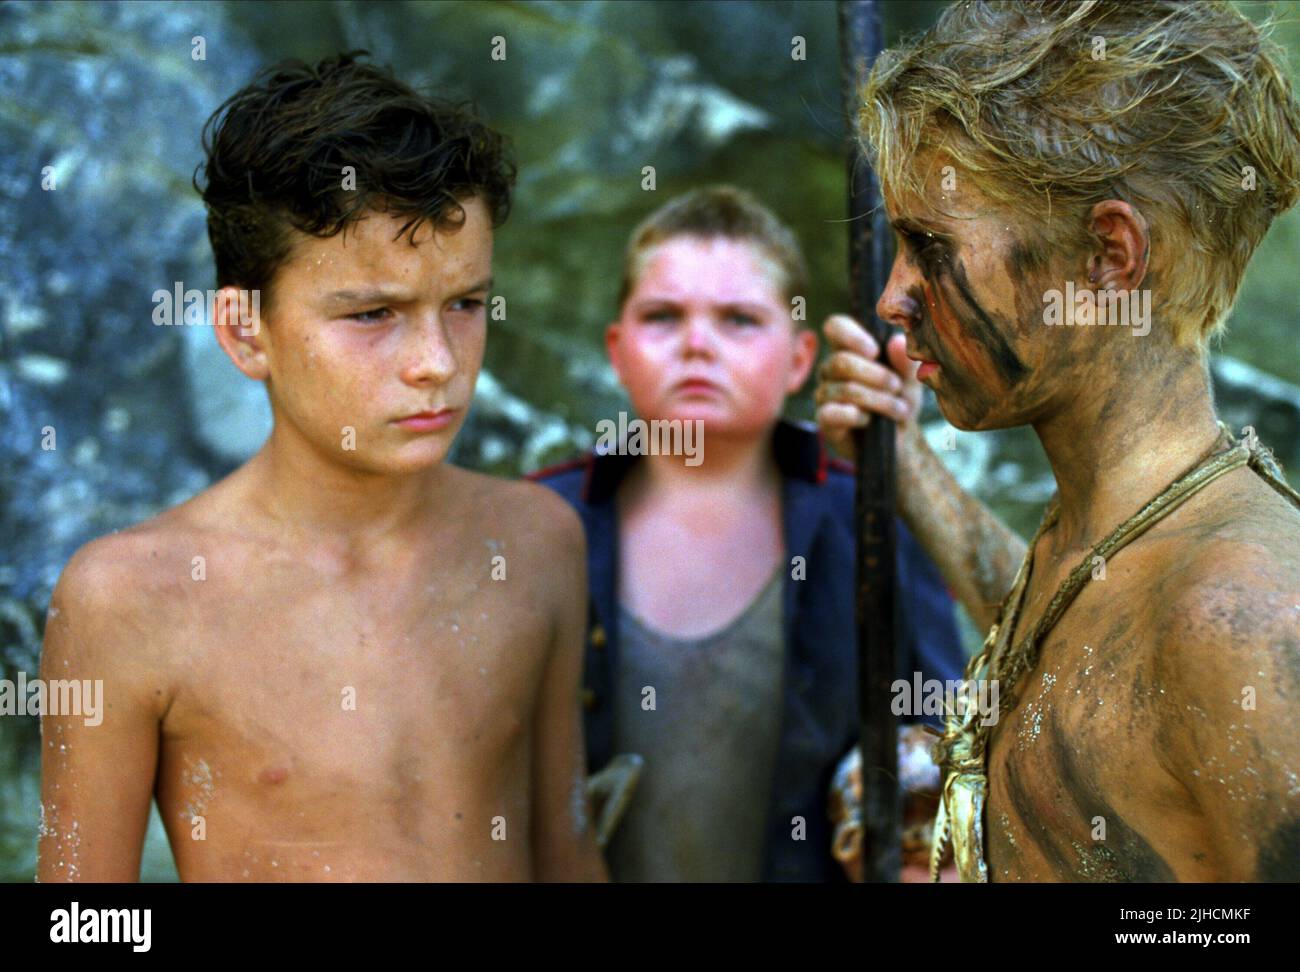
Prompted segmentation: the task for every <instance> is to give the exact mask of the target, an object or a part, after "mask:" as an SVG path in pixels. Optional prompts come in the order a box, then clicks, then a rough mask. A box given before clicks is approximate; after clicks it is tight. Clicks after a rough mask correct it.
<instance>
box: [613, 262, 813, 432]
mask: <svg viewBox="0 0 1300 972" xmlns="http://www.w3.org/2000/svg"><path fill="white" fill-rule="evenodd" d="M777 279H779V278H778V276H777V270H776V268H775V267H774V266H773V265H772V263H771V262H770V260H769V259H768V257H767V256H766V254H764V253H763V252H762V249H761V248H760V247H757V246H755V245H754V244H752V243H749V242H746V241H743V240H731V239H726V238H722V237H715V238H709V239H699V238H696V237H687V236H682V237H676V238H673V239H669V240H666V241H665V242H663V243H661V244H659V245H658V246H656V247H655V248H654V249H653V250H651V251H650V252H649V253H647V254H646V256H645V259H644V261H643V269H642V272H641V274H640V277H639V278H638V279H637V281H636V285H635V287H634V288H633V290H632V293H631V294H630V295H629V296H628V299H627V300H626V301H625V302H624V305H623V309H622V313H621V315H620V317H619V319H618V321H617V322H615V323H614V324H612V325H610V328H609V330H608V332H607V334H606V346H607V348H608V350H609V354H610V360H611V361H612V362H613V365H614V370H615V371H616V372H617V373H618V376H619V379H620V380H621V381H622V383H623V385H624V387H625V388H626V389H627V392H628V397H629V398H630V399H631V401H632V407H633V408H634V409H635V410H636V412H637V414H638V415H640V416H641V417H642V418H644V419H670V420H671V419H684V420H692V419H702V420H703V421H704V422H706V423H707V426H706V427H707V428H708V430H709V431H710V432H712V433H722V434H735V435H744V436H748V435H758V434H761V433H763V432H765V431H766V430H767V429H768V428H770V426H771V425H772V424H773V423H774V422H775V421H776V420H777V419H778V418H779V416H780V414H781V409H782V407H783V405H784V403H785V398H786V396H787V395H789V394H792V393H793V392H795V391H798V389H799V387H800V386H801V385H802V384H803V382H804V381H805V380H806V379H807V377H808V372H809V370H810V369H811V367H812V360H813V357H814V356H815V354H816V338H815V337H814V336H813V335H812V334H811V333H810V332H800V331H798V330H797V329H796V327H795V325H794V323H793V321H792V320H791V318H790V305H789V304H788V303H787V302H786V300H785V299H784V298H783V297H782V295H781V294H780V293H778V291H777V286H776V284H775V281H776V280H777Z"/></svg>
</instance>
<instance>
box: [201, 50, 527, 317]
mask: <svg viewBox="0 0 1300 972" xmlns="http://www.w3.org/2000/svg"><path fill="white" fill-rule="evenodd" d="M368 56H369V52H368V51H364V50H357V51H349V52H347V53H345V54H338V55H335V56H333V57H328V58H325V59H324V60H322V61H320V62H319V63H318V64H317V65H316V66H315V67H312V66H310V65H308V64H306V63H304V62H302V61H300V60H288V61H282V62H281V63H279V64H276V65H273V66H271V67H269V68H266V69H265V70H263V71H262V72H261V73H259V74H258V75H257V77H256V78H254V79H253V81H252V82H251V83H250V84H249V85H247V86H246V87H244V88H242V89H241V90H240V91H238V92H236V93H235V94H234V95H232V96H231V97H230V98H229V99H227V100H226V101H225V102H224V103H223V104H222V105H221V106H220V107H219V108H218V109H217V110H216V111H214V112H213V113H212V116H211V117H210V118H209V119H208V120H207V122H206V123H205V124H204V126H203V134H202V140H203V151H204V154H205V155H206V162H204V163H200V165H199V166H198V167H197V168H196V169H195V174H194V179H193V185H194V188H195V190H196V191H197V192H198V193H199V194H200V195H201V196H202V197H203V202H204V204H205V205H206V207H207V211H208V239H209V240H210V241H211V243H212V253H213V256H214V257H215V260H216V270H217V286H218V287H225V286H237V287H241V288H244V289H247V290H260V291H261V292H262V296H261V305H262V309H263V313H265V312H266V309H267V308H268V307H269V306H270V303H271V301H270V296H271V295H270V283H271V280H272V279H273V277H274V276H275V273H276V271H277V270H278V269H279V268H280V267H281V266H282V265H283V264H284V263H285V262H286V261H287V260H288V259H289V257H290V256H291V254H292V250H293V235H292V233H291V232H290V228H291V227H292V228H294V229H297V230H299V231H301V232H302V233H308V234H311V235H313V236H317V237H321V238H326V237H330V236H334V235H335V234H337V233H339V232H340V231H342V230H344V229H345V228H346V227H347V226H348V225H350V224H352V223H354V222H356V221H357V220H358V219H359V218H360V217H361V216H362V215H363V213H364V212H365V211H366V210H367V209H375V210H379V211H384V212H391V213H394V214H397V215H399V216H410V219H409V220H408V221H407V222H406V223H405V224H404V225H403V226H402V228H401V230H399V232H398V234H397V237H396V238H399V239H400V238H401V236H402V234H404V233H406V232H407V231H408V230H410V233H411V240H412V245H414V238H415V233H416V231H417V229H418V228H419V226H420V225H421V224H422V223H423V222H424V221H425V220H426V219H427V220H430V221H431V222H432V223H433V225H434V227H435V228H436V229H438V230H440V231H449V230H450V231H454V230H455V229H456V228H457V227H459V226H460V225H461V224H462V223H463V222H464V219H465V211H464V208H463V207H462V206H461V204H460V200H464V199H467V198H469V197H470V196H475V195H480V196H482V197H483V198H484V200H485V202H486V203H487V205H488V210H489V212H490V213H491V214H492V222H493V225H494V226H499V225H501V223H503V222H504V221H505V218H506V216H507V214H508V213H509V210H510V194H511V190H512V188H513V185H514V181H515V166H514V163H513V161H512V160H511V158H510V153H509V145H508V142H507V140H506V138H505V137H504V136H503V135H501V134H500V133H498V132H496V131H493V130H492V129H491V128H489V127H487V125H485V124H484V123H483V122H482V121H481V120H480V119H479V118H478V116H477V114H476V112H475V110H474V108H473V106H472V105H471V104H469V103H456V102H451V101H445V100H442V99H439V98H436V97H433V96H430V95H427V94H422V93H420V92H417V91H416V90H415V89H413V88H411V87H409V86H408V85H406V84H403V83H402V82H401V81H399V80H397V78H396V77H395V76H394V75H393V74H392V72H391V69H389V68H387V67H381V66H379V65H374V64H367V63H362V62H361V61H359V60H358V58H361V57H368ZM344 166H352V167H353V168H354V170H355V180H356V181H355V185H356V188H355V189H351V188H349V189H345V188H343V176H344V173H343V167H344ZM200 169H202V170H203V177H204V179H205V180H206V183H207V184H206V186H201V185H200V184H199V170H200Z"/></svg>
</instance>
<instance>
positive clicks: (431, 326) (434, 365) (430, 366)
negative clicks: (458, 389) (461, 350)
mask: <svg viewBox="0 0 1300 972" xmlns="http://www.w3.org/2000/svg"><path fill="white" fill-rule="evenodd" d="M410 345H411V346H410V347H409V348H408V349H406V354H407V359H406V360H407V363H406V365H405V366H404V367H403V368H402V380H403V381H404V382H406V383H407V384H408V385H426V384H438V385H440V384H443V383H445V382H447V381H449V380H450V379H451V377H452V376H453V375H454V374H456V354H455V352H454V351H453V350H452V347H451V342H450V341H448V340H447V328H446V326H445V325H444V324H443V323H442V321H441V320H439V319H438V316H437V315H436V314H433V315H430V317H429V319H428V320H426V321H425V323H424V324H423V326H421V327H417V328H413V329H412V336H411V339H410Z"/></svg>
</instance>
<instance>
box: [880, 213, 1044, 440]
mask: <svg viewBox="0 0 1300 972" xmlns="http://www.w3.org/2000/svg"><path fill="white" fill-rule="evenodd" d="M942 206H943V208H944V209H946V210H947V211H948V212H949V213H953V214H955V215H959V216H964V217H970V218H961V219H958V218H951V217H944V218H940V217H936V216H934V215H933V214H929V213H925V212H924V210H923V209H922V208H921V207H920V206H919V205H917V206H915V207H911V208H908V207H905V206H903V205H899V204H898V203H897V201H891V204H890V205H888V207H887V208H888V211H889V213H890V219H891V223H892V224H893V226H894V229H895V231H896V233H897V234H898V253H897V256H896V258H895V260H894V266H893V270H892V272H891V273H890V277H889V281H888V284H887V285H886V287H885V292H884V293H883V294H882V295H881V298H880V301H879V303H878V305H877V313H879V314H880V316H881V317H882V318H884V319H885V320H888V321H890V322H891V323H894V324H896V325H898V326H901V327H904V328H905V329H906V330H907V331H908V332H909V335H908V342H907V343H908V353H909V355H910V356H912V357H913V358H916V359H918V360H922V361H924V362H927V363H926V364H923V365H922V367H921V371H920V373H919V375H920V378H921V380H922V381H923V382H924V383H925V384H926V385H928V386H929V387H931V388H932V389H933V390H934V392H935V396H936V398H937V399H938V403H939V408H940V409H941V410H942V412H943V414H944V417H945V418H946V419H947V420H948V421H949V422H951V423H952V424H953V425H954V426H956V427H958V428H963V429H992V428H1006V427H1010V426H1015V425H1023V424H1027V423H1029V422H1031V421H1033V419H1034V417H1035V415H1036V414H1037V413H1038V412H1039V411H1040V410H1041V407H1042V405H1043V403H1044V402H1043V399H1044V385H1043V381H1042V379H1043V378H1044V376H1050V375H1053V374H1058V373H1059V372H1057V367H1058V366H1059V365H1062V364H1064V360H1063V359H1060V358H1059V355H1062V354H1065V353H1066V352H1067V348H1068V345H1069V344H1070V342H1068V341H1063V340H1056V341H1053V340H1052V338H1053V337H1054V336H1055V335H1054V334H1053V333H1052V332H1053V331H1060V330H1061V329H1053V328H1048V327H1046V326H1045V325H1043V323H1042V307H1043V304H1042V292H1043V287H1044V286H1045V285H1044V283H1043V279H1044V278H1043V273H1042V272H1043V256H1042V255H1041V254H1038V253H1035V252H1033V251H1032V250H1031V249H1030V248H1029V247H1028V245H1027V244H1025V243H1024V242H1023V241H1021V240H1020V239H1019V238H1018V236H1017V232H1018V231H1017V228H1016V227H1015V226H1014V225H1009V221H1008V220H1007V219H1006V218H1005V217H1004V216H1002V215H1000V214H997V213H996V212H995V211H994V210H993V209H992V206H991V205H989V204H987V203H986V202H983V200H982V199H981V198H980V197H979V196H978V194H977V193H976V191H975V190H973V189H971V190H969V191H968V192H966V193H962V192H958V191H950V192H948V193H947V194H946V197H945V198H944V200H943V201H942ZM913 214H915V215H913Z"/></svg>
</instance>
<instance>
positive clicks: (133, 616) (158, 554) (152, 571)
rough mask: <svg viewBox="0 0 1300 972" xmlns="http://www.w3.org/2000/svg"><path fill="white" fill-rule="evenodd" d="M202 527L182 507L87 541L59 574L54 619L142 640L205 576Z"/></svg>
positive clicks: (53, 599) (51, 600)
mask: <svg viewBox="0 0 1300 972" xmlns="http://www.w3.org/2000/svg"><path fill="white" fill-rule="evenodd" d="M201 532H202V531H201V528H200V527H199V526H198V524H197V523H196V522H195V521H193V519H192V518H191V516H189V515H188V511H186V510H184V509H182V508H180V507H176V508H173V509H170V510H166V511H164V512H163V513H160V514H159V515H157V516H155V517H153V518H151V519H149V520H146V521H144V522H142V523H138V524H135V525H134V526H130V527H127V528H125V529H122V530H117V531H114V532H113V533H109V534H105V535H104V536H101V537H97V538H95V539H94V540H91V541H89V542H87V543H86V544H84V545H83V546H81V547H80V548H78V550H77V551H76V552H75V553H74V554H73V555H72V557H71V559H69V561H68V563H67V565H66V566H65V567H64V568H63V572H62V573H61V574H60V575H59V582H58V584H57V585H56V586H55V589H54V593H53V595H52V596H51V598H50V607H51V609H52V610H51V616H52V618H57V617H66V618H69V619H70V620H75V621H76V623H77V624H78V625H79V626H81V627H83V628H91V629H102V633H103V634H104V635H105V636H107V635H108V634H110V633H111V632H113V631H117V632H120V633H121V635H122V638H121V640H122V641H123V642H128V641H130V642H132V643H137V642H138V640H139V639H138V636H139V635H140V634H141V633H142V632H144V631H146V630H147V629H149V628H152V627H156V626H160V625H163V624H166V623H169V615H170V614H172V613H173V612H172V610H171V608H173V607H177V606H180V604H181V603H182V602H183V601H184V600H185V598H186V597H187V596H189V595H190V594H191V593H192V591H193V588H194V581H195V578H196V577H198V576H202V574H203V570H202V568H201V567H200V565H201V564H202V560H201V555H200V554H199V553H198V549H199V546H200V545H199V543H198V542H197V541H196V538H197V536H198V535H199V534H201ZM196 557H200V559H199V560H198V561H196V559H195V558H196Z"/></svg>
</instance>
